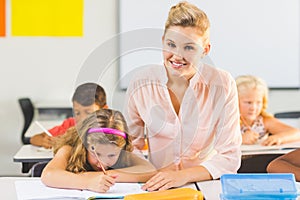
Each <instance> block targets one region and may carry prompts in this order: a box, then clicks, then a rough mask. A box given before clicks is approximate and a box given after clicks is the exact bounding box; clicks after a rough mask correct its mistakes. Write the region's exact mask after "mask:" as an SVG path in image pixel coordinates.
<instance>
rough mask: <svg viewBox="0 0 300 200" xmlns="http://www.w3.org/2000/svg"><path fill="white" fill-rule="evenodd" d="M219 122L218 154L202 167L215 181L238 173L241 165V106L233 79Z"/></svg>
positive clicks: (216, 136) (215, 146)
mask: <svg viewBox="0 0 300 200" xmlns="http://www.w3.org/2000/svg"><path fill="white" fill-rule="evenodd" d="M218 114H219V120H218V123H217V127H216V135H215V144H214V149H215V151H216V154H215V155H214V156H213V157H212V158H211V159H209V160H207V161H204V162H203V163H202V165H203V166H204V167H205V168H206V169H207V170H208V171H209V172H210V174H211V175H212V177H213V179H217V178H220V176H221V175H222V174H226V173H236V172H237V170H238V169H239V167H240V164H241V150H240V146H241V143H242V138H241V133H240V124H239V106H238V95H237V89H236V84H235V82H234V80H233V79H232V78H230V82H228V90H227V94H225V103H224V105H223V107H221V109H220V111H219V113H218Z"/></svg>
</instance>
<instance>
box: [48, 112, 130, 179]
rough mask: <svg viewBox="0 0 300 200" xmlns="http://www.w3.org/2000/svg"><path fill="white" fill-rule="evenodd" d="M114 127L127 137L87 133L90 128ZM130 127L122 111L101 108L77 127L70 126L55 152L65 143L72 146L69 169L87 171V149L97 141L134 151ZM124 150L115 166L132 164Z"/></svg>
mask: <svg viewBox="0 0 300 200" xmlns="http://www.w3.org/2000/svg"><path fill="white" fill-rule="evenodd" d="M104 127H105V128H113V129H117V130H120V131H122V132H124V133H126V136H127V137H126V138H123V137H121V136H118V135H114V134H104V133H100V132H99V133H92V134H87V132H88V130H89V129H90V128H104ZM127 133H128V127H127V124H126V121H125V118H124V117H123V115H122V113H121V112H119V111H116V110H111V109H100V110H97V111H95V112H94V113H92V114H91V115H89V116H88V117H87V118H86V119H85V120H83V121H82V122H80V123H78V124H77V125H76V127H72V128H70V129H69V130H68V131H67V132H66V133H65V134H64V135H62V136H60V137H58V138H57V141H56V142H55V146H54V147H53V148H54V153H56V152H57V151H58V149H59V148H61V147H62V146H64V145H69V146H71V147H72V149H71V155H70V159H69V162H68V165H67V171H70V172H75V173H78V172H83V171H87V165H86V163H87V149H89V147H90V145H95V144H96V143H101V144H112V143H113V144H116V145H117V146H118V147H120V148H122V150H124V151H125V152H126V151H127V152H132V150H133V146H132V142H131V137H130V136H129V135H128V134H127ZM126 155H127V154H124V153H123V151H122V152H121V154H120V157H119V160H118V162H117V164H116V165H115V166H114V167H118V168H121V167H124V165H130V163H128V160H127V158H126Z"/></svg>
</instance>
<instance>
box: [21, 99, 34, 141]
mask: <svg viewBox="0 0 300 200" xmlns="http://www.w3.org/2000/svg"><path fill="white" fill-rule="evenodd" d="M18 101H19V104H20V107H21V110H22V113H23V116H24V127H23V130H22V135H21V139H22V142H23V144H30V142H29V138H26V137H25V133H26V131H27V129H28V127H29V126H30V124H31V122H32V120H33V117H34V106H33V104H32V102H31V100H30V99H29V98H20V99H18Z"/></svg>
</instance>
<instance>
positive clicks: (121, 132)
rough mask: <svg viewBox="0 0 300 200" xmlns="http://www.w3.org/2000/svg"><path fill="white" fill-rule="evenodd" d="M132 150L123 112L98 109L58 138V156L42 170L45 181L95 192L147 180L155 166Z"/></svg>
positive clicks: (55, 149)
mask: <svg viewBox="0 0 300 200" xmlns="http://www.w3.org/2000/svg"><path fill="white" fill-rule="evenodd" d="M76 128H77V130H76ZM132 149H133V148H132V143H131V138H130V136H129V135H128V128H127V125H126V122H125V120H124V117H123V115H122V114H121V113H120V112H118V111H114V110H110V109H101V110H98V111H96V112H94V113H92V114H91V115H89V116H88V117H87V118H86V119H85V120H83V121H82V122H80V123H79V124H78V125H76V127H74V128H71V129H69V130H68V132H67V133H66V134H64V135H62V136H59V137H58V141H57V142H56V143H55V147H54V153H55V156H54V157H53V159H52V160H51V161H50V162H49V163H48V164H47V166H46V167H45V169H44V170H43V173H42V176H41V179H42V182H43V183H44V184H46V185H47V186H50V187H57V188H72V189H87V190H92V191H96V192H106V191H107V190H109V188H110V187H111V186H112V185H114V183H115V182H144V181H146V180H148V179H149V177H151V175H153V172H154V171H155V169H154V168H153V167H152V165H151V164H149V163H148V162H147V161H146V160H144V159H142V158H139V157H137V156H135V155H134V154H132V153H131V151H132Z"/></svg>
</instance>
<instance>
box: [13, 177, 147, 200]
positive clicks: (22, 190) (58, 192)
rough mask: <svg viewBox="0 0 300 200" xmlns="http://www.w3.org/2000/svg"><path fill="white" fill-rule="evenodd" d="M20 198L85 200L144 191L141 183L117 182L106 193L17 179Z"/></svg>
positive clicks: (17, 190) (117, 196) (29, 199)
mask: <svg viewBox="0 0 300 200" xmlns="http://www.w3.org/2000/svg"><path fill="white" fill-rule="evenodd" d="M15 187H16V193H17V197H18V200H63V199H74V200H76V199H77V200H85V199H88V198H90V197H101V198H123V197H124V196H125V195H128V194H137V193H144V192H146V191H144V190H142V189H141V184H139V183H116V184H115V185H114V186H113V187H111V188H110V190H109V191H107V192H106V193H97V192H92V191H88V190H72V189H58V188H51V187H47V186H45V185H44V184H43V183H42V182H41V180H26V181H24V180H18V181H15Z"/></svg>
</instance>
